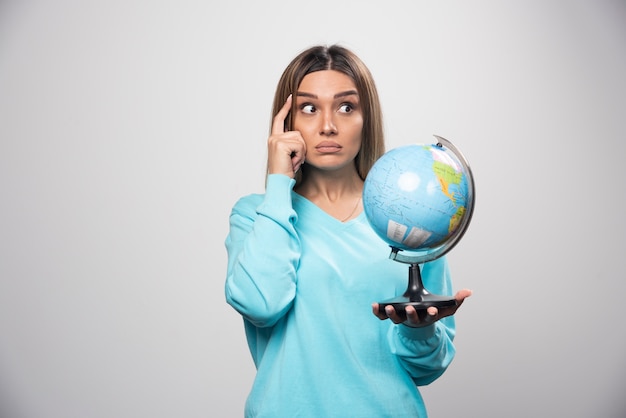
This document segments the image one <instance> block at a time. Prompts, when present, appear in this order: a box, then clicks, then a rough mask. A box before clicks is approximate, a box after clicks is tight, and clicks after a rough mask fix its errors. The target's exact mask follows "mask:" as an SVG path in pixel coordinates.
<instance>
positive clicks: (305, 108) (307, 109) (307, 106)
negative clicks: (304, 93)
mask: <svg viewBox="0 0 626 418" xmlns="http://www.w3.org/2000/svg"><path fill="white" fill-rule="evenodd" d="M300 110H301V111H302V113H315V110H316V109H315V106H313V105H312V104H309V103H305V104H303V105H302V106H300Z"/></svg>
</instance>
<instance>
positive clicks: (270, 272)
mask: <svg viewBox="0 0 626 418" xmlns="http://www.w3.org/2000/svg"><path fill="white" fill-rule="evenodd" d="M294 184H295V180H293V179H291V178H289V177H287V176H285V175H279V174H274V175H269V176H268V178H267V184H266V192H265V195H263V197H262V198H256V199H255V198H253V196H247V197H244V198H242V199H240V200H239V201H238V202H237V203H236V204H235V206H234V207H233V209H232V211H231V215H230V231H229V234H228V236H227V237H226V250H227V253H228V267H227V273H226V286H225V292H226V301H227V302H228V303H229V304H230V305H231V306H232V307H233V308H235V309H236V310H237V311H238V312H239V313H241V315H243V317H244V318H245V319H247V320H248V321H250V322H251V323H252V324H254V325H255V326H257V327H269V326H272V325H274V324H275V323H276V322H277V321H278V320H279V319H280V318H281V317H282V316H283V315H284V314H285V313H286V312H287V311H288V310H289V309H290V307H291V305H292V303H293V299H294V297H295V292H296V269H297V266H298V262H299V259H300V242H299V239H298V236H297V234H296V231H295V228H294V224H295V222H296V221H297V215H296V213H295V211H294V210H293V205H292V201H291V190H292V188H293V186H294ZM257 196H258V195H257Z"/></svg>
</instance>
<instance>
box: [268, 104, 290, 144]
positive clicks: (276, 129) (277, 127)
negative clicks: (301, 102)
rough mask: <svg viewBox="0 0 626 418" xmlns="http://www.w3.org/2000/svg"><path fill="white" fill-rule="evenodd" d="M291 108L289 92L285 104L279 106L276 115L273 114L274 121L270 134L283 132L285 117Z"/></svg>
mask: <svg viewBox="0 0 626 418" xmlns="http://www.w3.org/2000/svg"><path fill="white" fill-rule="evenodd" d="M290 110H291V94H290V95H289V97H287V100H285V104H284V105H283V107H281V108H280V110H279V111H278V113H277V114H276V116H274V122H273V123H272V135H275V134H281V133H283V132H285V119H286V118H287V115H288V114H289V111H290Z"/></svg>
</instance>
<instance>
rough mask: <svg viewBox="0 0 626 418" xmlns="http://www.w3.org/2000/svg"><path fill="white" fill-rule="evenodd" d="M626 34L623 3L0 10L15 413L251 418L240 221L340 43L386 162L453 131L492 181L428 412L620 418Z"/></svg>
mask: <svg viewBox="0 0 626 418" xmlns="http://www.w3.org/2000/svg"><path fill="white" fill-rule="evenodd" d="M625 22H626V3H625V2H624V1H617V0H599V1H598V0H595V1H592V0H589V1H582V0H571V1H565V0H563V1H538V0H536V1H484V0H483V1H461V0H459V1H428V2H427V1H417V0H411V1H408V0H393V1H386V2H382V1H358V2H357V1H344V2H336V1H330V0H319V1H317V2H289V1H263V2H253V1H247V2H243V1H229V2H220V3H217V2H209V1H192V0H177V1H161V0H158V1H154V0H152V1H149V0H124V1H118V0H113V1H106V2H105V1H99V2H96V1H79V0H76V1H71V0H57V1H47V2H45V1H36V0H34V1H21V2H20V1H11V0H4V1H2V2H0V416H2V417H3V418H4V417H7V418H39V417H41V418H44V417H45V418H57V417H58V418H72V417H81V418H83V417H116V418H126V417H186V418H193V417H208V416H212V417H238V416H241V411H242V408H243V403H244V400H245V397H246V394H247V392H248V390H249V387H250V385H251V382H252V379H253V375H254V368H253V365H252V361H251V360H250V356H249V354H248V351H247V347H246V343H245V339H244V335H243V327H242V323H241V319H240V317H239V316H238V315H237V314H236V313H235V312H234V311H233V310H232V309H231V308H230V307H228V306H227V305H226V304H225V302H224V294H223V282H224V278H225V266H226V252H225V249H224V245H223V242H224V238H225V237H226V234H227V230H228V214H229V211H230V208H231V206H232V205H233V204H234V202H235V200H236V199H237V198H238V197H239V196H241V195H243V194H247V193H251V192H260V191H262V190H263V181H264V168H265V141H266V138H267V132H268V128H269V119H270V104H271V100H272V94H273V91H274V88H275V85H276V82H277V81H278V77H279V76H280V73H281V71H282V69H283V68H284V67H285V65H286V64H287V63H288V62H289V60H291V58H292V57H293V56H294V55H295V54H296V53H298V52H299V51H300V50H302V49H304V48H306V47H308V46H310V45H312V44H316V43H334V42H340V43H342V44H343V45H345V46H348V47H350V48H352V49H353V50H354V51H355V52H357V53H358V54H359V55H360V56H361V57H362V58H363V60H364V61H365V62H366V63H367V64H368V66H369V67H370V69H371V70H372V72H373V74H374V77H375V79H376V81H377V84H378V88H379V90H380V93H381V96H382V101H383V109H384V112H385V123H386V130H387V134H388V145H389V148H393V147H395V146H399V145H404V144H407V143H411V142H425V141H431V140H432V134H438V135H441V136H443V137H445V138H447V139H449V140H451V141H452V142H453V143H454V144H455V145H456V146H458V147H459V148H460V149H461V150H462V151H463V153H464V154H465V155H466V157H467V158H468V159H469V161H470V163H471V165H472V169H473V171H474V174H475V180H476V186H477V206H476V212H475V217H474V220H473V222H472V224H471V225H470V229H469V230H468V232H467V234H466V236H465V238H464V239H463V241H462V242H461V243H460V244H459V245H458V246H457V247H456V248H455V249H454V251H452V252H451V253H450V262H451V264H452V268H453V272H454V280H455V287H457V288H461V287H469V288H472V289H473V290H474V292H475V293H474V296H473V297H472V298H471V299H469V300H468V301H467V303H466V304H465V305H464V306H463V308H462V310H461V311H460V312H459V314H458V315H457V320H458V326H459V332H458V337H457V346H458V350H459V351H458V356H457V358H456V360H455V361H454V363H453V364H452V366H451V367H450V369H449V370H448V371H447V373H446V374H445V375H444V376H443V377H442V378H441V379H439V380H438V381H437V382H435V383H433V384H432V385H430V386H429V387H426V388H424V390H423V392H424V396H425V397H426V402H427V405H428V407H429V410H430V412H431V416H433V417H451V416H469V417H481V416H498V417H505V416H506V417H529V416H533V417H553V416H563V417H565V416H566V417H623V416H625V415H626V401H625V399H624V388H625V387H626V386H625V385H626V360H625V357H624V353H625V352H626V331H625V329H626V327H625V326H624V324H623V322H622V318H621V315H622V309H621V302H622V300H623V298H624V295H625V292H626V286H625V284H624V283H625V277H624V270H625V268H626V265H625V262H626V254H625V251H624V249H625V248H626V247H625V243H624V236H625V235H626V221H625V218H624V216H625V211H624V207H623V205H624V198H623V194H624V184H623V177H624V174H623V173H624V164H623V159H624V154H625V152H626V145H625V144H624V128H625V127H626V126H625V120H626V103H625V97H626V82H625V74H626V23H625ZM386 256H387V254H381V257H386ZM355 326H358V319H356V318H355ZM286 401H288V399H286Z"/></svg>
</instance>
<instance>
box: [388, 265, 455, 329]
mask: <svg viewBox="0 0 626 418" xmlns="http://www.w3.org/2000/svg"><path fill="white" fill-rule="evenodd" d="M388 305H391V306H393V308H394V309H395V310H396V313H397V314H398V316H400V318H402V320H403V321H406V308H407V307H408V306H413V307H414V308H415V310H416V311H417V316H418V317H419V318H420V319H424V318H425V317H426V315H427V313H426V309H428V308H429V307H431V306H434V307H435V308H444V307H448V306H456V299H454V298H453V297H451V296H441V295H433V294H431V293H430V292H428V290H426V288H425V287H424V284H423V283H422V273H421V271H420V266H419V264H417V263H412V264H411V265H410V266H409V284H408V287H407V289H406V292H404V294H403V295H402V296H398V297H396V298H393V299H388V300H386V301H384V302H379V303H378V311H379V312H380V313H383V312H385V307H386V306H388Z"/></svg>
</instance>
